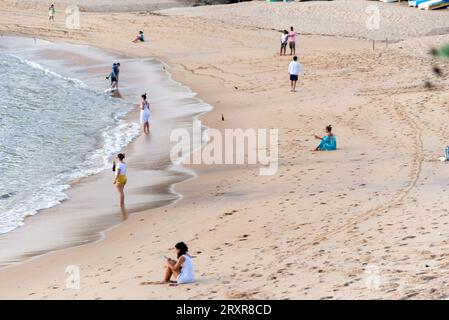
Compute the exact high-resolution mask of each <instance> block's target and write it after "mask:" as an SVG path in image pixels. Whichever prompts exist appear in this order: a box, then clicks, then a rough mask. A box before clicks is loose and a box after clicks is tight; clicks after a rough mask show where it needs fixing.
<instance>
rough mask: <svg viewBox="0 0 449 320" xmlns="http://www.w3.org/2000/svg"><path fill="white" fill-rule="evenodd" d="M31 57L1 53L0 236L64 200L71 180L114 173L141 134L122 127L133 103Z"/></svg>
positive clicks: (129, 125) (133, 125) (128, 125)
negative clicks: (115, 161) (113, 163)
mask: <svg viewBox="0 0 449 320" xmlns="http://www.w3.org/2000/svg"><path fill="white" fill-rule="evenodd" d="M29 56H30V54H28V56H27V58H24V57H23V56H20V54H19V55H17V54H14V53H11V52H2V51H0V88H1V90H0V163H1V164H0V167H1V169H0V172H1V173H0V234H3V233H7V232H9V231H11V230H13V229H15V228H17V227H18V226H20V225H21V224H22V223H23V221H24V218H25V217H27V216H29V215H33V214H35V213H36V212H38V210H40V209H44V208H49V207H52V206H54V205H56V204H58V203H59V202H61V201H62V200H64V199H66V198H67V195H66V193H65V192H64V191H65V190H66V189H67V188H68V187H69V182H70V181H72V180H73V179H76V178H80V177H84V176H87V175H91V174H94V173H97V172H99V171H101V170H103V169H105V168H106V167H109V166H110V159H111V157H112V155H114V154H116V153H117V152H118V151H120V150H121V149H122V148H123V147H124V146H125V145H127V144H128V143H129V142H130V141H131V140H132V139H133V138H134V137H136V136H137V135H138V133H139V126H138V125H137V124H136V123H129V122H125V121H124V120H123V118H124V117H125V115H126V114H127V113H128V112H129V111H130V110H131V108H132V107H133V105H132V104H130V103H129V102H127V101H126V100H123V99H117V98H113V97H111V96H109V95H107V94H105V93H104V92H103V90H102V88H99V87H98V88H96V87H95V86H92V85H88V84H86V83H84V82H83V81H82V80H80V79H77V78H76V75H75V76H74V77H73V78H72V77H71V76H67V75H62V74H60V73H58V70H52V69H49V68H48V67H45V66H42V65H41V64H39V63H37V62H35V61H33V60H32V59H30V58H29ZM31 56H32V55H31ZM55 69H56V68H55Z"/></svg>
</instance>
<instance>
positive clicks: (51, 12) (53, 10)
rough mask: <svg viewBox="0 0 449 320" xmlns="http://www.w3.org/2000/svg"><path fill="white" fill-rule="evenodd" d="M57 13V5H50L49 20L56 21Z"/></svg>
mask: <svg viewBox="0 0 449 320" xmlns="http://www.w3.org/2000/svg"><path fill="white" fill-rule="evenodd" d="M55 13H56V10H55V5H54V4H52V5H51V6H50V8H48V21H53V22H54V21H55Z"/></svg>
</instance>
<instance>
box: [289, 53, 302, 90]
mask: <svg viewBox="0 0 449 320" xmlns="http://www.w3.org/2000/svg"><path fill="white" fill-rule="evenodd" d="M288 73H289V74H290V84H291V90H290V91H291V92H296V82H297V81H298V75H299V74H303V70H302V65H301V64H300V63H299V62H298V57H297V56H294V57H293V60H292V61H291V62H290V64H289V65H288Z"/></svg>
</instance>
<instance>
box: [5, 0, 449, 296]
mask: <svg viewBox="0 0 449 320" xmlns="http://www.w3.org/2000/svg"><path fill="white" fill-rule="evenodd" d="M337 2H339V1H335V3H337ZM314 5H316V6H319V7H322V8H331V6H328V5H329V4H327V2H326V3H320V4H318V3H315V4H314ZM334 5H335V4H332V6H334ZM256 6H261V7H263V8H272V6H269V5H268V4H260V3H255V4H241V5H239V6H237V7H234V9H235V8H238V9H241V12H235V11H233V10H234V9H232V8H231V9H229V12H228V11H226V14H225V16H226V17H228V18H230V19H240V18H239V17H238V14H240V13H241V14H245V13H247V14H248V15H249V14H250V11H249V9H251V8H253V7H256ZM309 6H310V5H309V4H304V7H309ZM295 7H301V8H302V5H299V4H294V6H290V4H289V8H291V10H292V12H295V11H294V8H295ZM383 7H385V8H390V7H387V6H383ZM391 8H393V9H391V10H392V12H393V13H396V9H394V6H393V7H391ZM214 9H216V8H214ZM203 10H205V11H207V9H202V11H203ZM329 12H330V11H329V10H324V11H323V13H322V14H323V17H324V18H326V17H327V16H328V14H329ZM404 12H405V11H404ZM206 13H207V14H208V15H210V16H213V15H215V14H216V11H215V10H209V12H206ZM233 13H236V14H235V15H234V14H233ZM237 13H238V14H237ZM349 13H351V12H349ZM20 17H22V21H26V24H25V25H21V26H18V27H17V28H15V32H24V31H25V33H28V34H31V35H33V34H35V35H37V34H41V33H46V36H47V37H52V36H53V37H55V39H57V40H60V39H61V32H60V31H59V30H54V29H45V27H42V26H43V25H44V24H45V23H43V22H42V21H41V19H42V18H44V17H45V16H44V15H43V14H42V16H41V17H33V16H30V15H29V12H27V11H24V12H21V13H20ZM261 17H262V18H263V17H264V18H265V19H267V21H268V19H270V17H271V16H270V15H268V14H266V13H265V15H263V14H261ZM261 17H258V18H259V20H260V21H261V23H262V22H265V20H264V19H262V18H261ZM406 18H407V16H406V15H405V16H404V19H406ZM83 19H84V20H83V21H84V22H83V29H82V30H80V31H77V32H73V33H70V34H68V35H66V37H69V38H70V40H73V41H74V42H78V43H81V42H84V43H89V44H92V43H94V44H98V45H100V46H102V47H105V48H106V49H107V48H114V49H115V50H117V51H120V50H123V52H125V53H126V54H129V56H137V57H144V56H149V55H151V56H153V55H154V56H156V57H157V58H159V59H161V60H162V61H165V62H166V63H167V64H168V65H170V66H171V68H170V73H171V74H172V76H173V78H174V79H176V80H177V81H180V82H181V83H185V84H187V85H188V86H189V87H190V88H192V90H194V91H197V92H198V97H199V98H200V99H201V100H203V101H207V102H209V103H210V104H212V105H214V109H213V110H212V111H211V112H209V113H207V114H205V115H203V116H202V117H201V119H202V121H203V122H204V123H206V124H207V125H208V126H209V127H211V128H218V129H220V130H223V129H225V128H243V129H245V128H271V127H274V128H279V129H280V131H279V134H280V140H279V148H280V152H279V155H280V163H279V171H278V173H277V174H276V175H275V176H272V177H260V176H258V175H257V169H258V168H254V167H251V166H204V165H203V166H189V168H190V169H194V170H195V171H196V172H198V177H197V178H196V179H194V180H189V181H188V182H184V183H179V184H177V185H176V190H177V191H178V192H180V193H181V194H183V199H182V200H181V201H179V202H177V203H176V204H173V205H170V206H167V207H164V208H158V209H154V210H150V211H145V212H142V213H137V214H135V215H133V216H132V217H130V219H128V220H127V221H126V222H124V223H123V224H121V225H120V226H119V227H117V228H114V229H112V230H110V231H108V232H107V236H106V238H105V239H104V240H102V241H100V242H95V243H91V244H89V245H86V246H80V247H76V248H69V249H66V250H64V251H63V252H53V253H49V254H47V255H45V256H41V257H39V258H38V259H35V260H33V261H30V262H27V263H24V264H21V265H18V266H14V267H12V268H8V269H5V270H1V271H0V283H1V285H0V298H1V299H6V298H9V299H18V298H25V299H264V298H271V299H292V298H296V299H298V298H300V299H344V298H346V299H348V298H354V299H372V298H375V299H378V298H384V299H391V298H392V299H396V298H406V299H407V298H408V299H411V298H413V299H415V298H417V299H419V298H439V297H441V296H444V294H445V288H446V286H447V284H448V283H449V278H448V276H447V275H446V269H447V268H446V267H447V246H448V241H447V240H446V235H447V234H448V232H449V229H448V228H449V227H448V225H449V222H448V218H447V216H446V214H445V212H446V211H447V210H446V209H445V205H446V203H445V202H444V201H441V200H440V199H445V198H447V196H448V190H447V188H445V182H444V179H443V178H441V177H442V175H443V176H444V175H445V174H447V173H448V170H449V169H448V168H447V167H446V166H442V165H441V163H439V162H437V161H434V159H437V156H438V155H439V154H440V153H441V152H442V146H443V145H445V143H446V141H445V137H447V132H446V131H447V130H446V124H445V122H444V119H445V118H446V117H447V116H449V115H448V110H449V109H447V108H446V107H447V106H448V105H447V101H448V94H447V92H446V91H447V90H445V88H446V87H447V85H448V84H449V78H448V77H447V76H446V75H445V76H443V77H440V78H436V77H434V76H433V75H432V73H431V68H430V66H431V65H432V63H434V61H433V60H432V58H429V57H428V56H427V54H426V51H427V50H428V47H429V46H431V45H435V44H438V43H439V42H442V41H447V40H449V39H448V36H438V37H421V38H419V41H416V39H407V40H404V41H402V42H401V43H400V45H398V44H393V45H391V46H390V47H389V48H380V49H377V50H376V51H374V52H373V51H372V48H371V42H369V41H363V40H351V39H335V38H329V37H319V36H301V37H300V44H301V45H300V46H299V47H298V51H299V54H300V57H301V62H302V64H303V65H304V66H305V71H306V77H304V78H301V80H300V85H299V88H300V90H299V93H298V94H295V95H292V94H289V93H288V88H287V87H288V82H287V79H286V70H285V69H286V66H287V65H288V62H289V60H290V57H281V58H279V57H278V52H277V50H278V34H277V33H276V32H273V31H268V30H254V29H251V28H245V27H241V26H236V25H232V24H229V23H223V22H219V21H217V20H214V19H210V20H207V19H203V18H201V17H186V16H182V15H180V16H175V17H167V16H152V15H140V14H134V13H128V14H120V15H116V16H115V15H107V14H87V15H86V16H85V17H83ZM241 20H242V19H240V21H241ZM243 20H244V19H243ZM428 20H431V19H428ZM13 21H14V19H13V18H12V17H8V16H7V15H5V22H1V23H0V33H3V32H5V30H8V28H9V25H8V23H10V24H12V23H13ZM117 21H121V22H122V23H121V24H120V27H119V28H118V27H117ZM410 21H412V20H408V23H410ZM304 23H307V22H304ZM428 24H429V25H430V22H428ZM5 25H6V26H5ZM140 26H144V27H145V26H146V27H149V26H151V31H150V32H148V33H149V34H148V35H147V37H148V38H149V39H151V41H149V42H148V43H145V44H143V45H139V46H134V45H132V44H130V43H129V42H130V41H129V40H130V38H131V37H132V36H133V35H134V33H135V30H136V29H137V28H140ZM357 26H358V25H357V24H354V26H353V27H354V28H355V29H356V28H357ZM327 27H329V26H327ZM55 29H56V28H55ZM403 29H407V25H405V26H404V27H403ZM111 30H112V31H115V32H116V33H114V32H111ZM137 30H138V29H137ZM145 30H147V29H145ZM166 30H170V31H171V33H165V31H166ZM399 31H400V30H399ZM105 34H108V35H110V38H106V37H105V36H104V35H105ZM173 34H174V35H175V36H173ZM217 35H219V36H220V37H219V39H220V41H216V40H217ZM256 37H257V39H258V41H248V39H255V38H256ZM205 43H207V44H208V45H205ZM411 48H412V49H413V51H411V50H410V49H411ZM440 65H441V66H442V67H447V66H448V65H449V64H448V63H446V64H444V62H440ZM427 79H430V80H431V81H432V82H433V83H434V84H435V88H434V89H433V90H430V91H429V90H426V89H425V87H424V85H423V82H424V81H425V80H427ZM221 113H223V114H224V117H225V121H224V122H223V121H221ZM436 114H438V116H436ZM327 124H334V128H335V130H336V135H337V139H338V148H339V149H338V151H337V152H335V153H312V152H309V150H310V148H311V147H313V146H315V140H313V139H312V138H311V136H312V133H316V132H319V130H320V128H322V127H323V126H324V125H327ZM180 240H182V241H185V242H186V243H187V244H188V245H189V248H190V253H191V255H192V256H193V257H194V262H195V268H196V272H197V275H198V276H197V278H198V281H197V282H196V283H194V284H189V285H183V286H177V287H170V286H158V285H151V284H148V281H155V280H159V279H160V278H161V277H162V271H163V270H162V266H163V261H162V259H161V256H162V255H166V254H169V255H172V250H173V249H172V246H173V245H174V243H176V242H177V241H180ZM69 265H77V266H79V267H80V275H81V288H80V290H73V289H70V288H66V287H65V281H66V278H67V275H66V274H65V269H66V267H67V266H69ZM367 265H368V266H374V267H376V268H378V269H379V270H380V271H381V275H382V283H381V286H380V287H379V288H378V289H376V290H367V288H366V285H365V280H366V276H367V273H366V268H367ZM425 266H429V267H425Z"/></svg>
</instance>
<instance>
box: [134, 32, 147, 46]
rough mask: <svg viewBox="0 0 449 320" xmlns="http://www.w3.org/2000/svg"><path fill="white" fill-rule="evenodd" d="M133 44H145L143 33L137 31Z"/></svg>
mask: <svg viewBox="0 0 449 320" xmlns="http://www.w3.org/2000/svg"><path fill="white" fill-rule="evenodd" d="M133 42H134V43H136V42H145V36H144V35H143V31H139V34H138V35H137V37H136V38H135V39H134V40H133Z"/></svg>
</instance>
